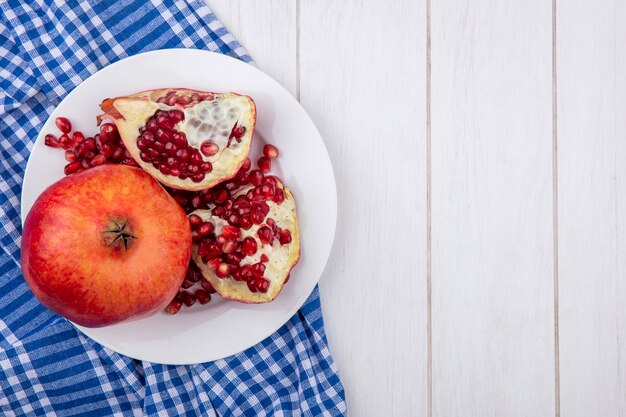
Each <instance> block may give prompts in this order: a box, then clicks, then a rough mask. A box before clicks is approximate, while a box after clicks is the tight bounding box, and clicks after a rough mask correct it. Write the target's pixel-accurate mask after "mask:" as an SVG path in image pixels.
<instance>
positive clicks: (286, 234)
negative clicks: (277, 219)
mask: <svg viewBox="0 0 626 417" xmlns="http://www.w3.org/2000/svg"><path fill="white" fill-rule="evenodd" d="M279 240H280V244H281V245H286V244H287V243H289V242H291V232H290V231H289V230H288V229H285V230H281V232H280V239H279Z"/></svg>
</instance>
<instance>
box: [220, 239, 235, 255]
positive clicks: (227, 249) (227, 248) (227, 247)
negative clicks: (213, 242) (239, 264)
mask: <svg viewBox="0 0 626 417" xmlns="http://www.w3.org/2000/svg"><path fill="white" fill-rule="evenodd" d="M236 248H237V242H235V241H234V240H227V241H226V243H224V245H223V246H222V252H224V253H231V252H233V251H234V250H235V249H236Z"/></svg>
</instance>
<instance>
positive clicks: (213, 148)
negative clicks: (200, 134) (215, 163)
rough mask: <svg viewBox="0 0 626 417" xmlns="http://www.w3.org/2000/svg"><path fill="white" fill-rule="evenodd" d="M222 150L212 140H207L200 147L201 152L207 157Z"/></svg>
mask: <svg viewBox="0 0 626 417" xmlns="http://www.w3.org/2000/svg"><path fill="white" fill-rule="evenodd" d="M219 150H220V147H219V146H218V145H217V143H215V142H213V141H212V140H205V141H204V142H202V145H200V152H202V153H203V154H204V155H205V156H213V155H215V154H216V153H217V152H218V151H219Z"/></svg>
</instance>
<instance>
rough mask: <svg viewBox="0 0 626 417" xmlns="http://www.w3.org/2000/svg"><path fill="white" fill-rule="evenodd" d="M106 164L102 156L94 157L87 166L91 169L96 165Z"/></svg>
mask: <svg viewBox="0 0 626 417" xmlns="http://www.w3.org/2000/svg"><path fill="white" fill-rule="evenodd" d="M106 162H107V159H106V158H105V157H104V155H96V156H94V157H93V158H92V159H91V162H89V165H91V166H92V167H95V166H98V165H103V164H105V163H106Z"/></svg>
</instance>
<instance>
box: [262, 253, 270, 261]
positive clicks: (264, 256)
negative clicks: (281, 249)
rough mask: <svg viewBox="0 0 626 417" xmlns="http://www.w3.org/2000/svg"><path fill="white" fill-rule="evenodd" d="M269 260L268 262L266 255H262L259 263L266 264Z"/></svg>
mask: <svg viewBox="0 0 626 417" xmlns="http://www.w3.org/2000/svg"><path fill="white" fill-rule="evenodd" d="M269 260H270V258H268V257H267V255H266V254H264V253H263V254H261V259H260V261H261V262H267V261H269Z"/></svg>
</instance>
